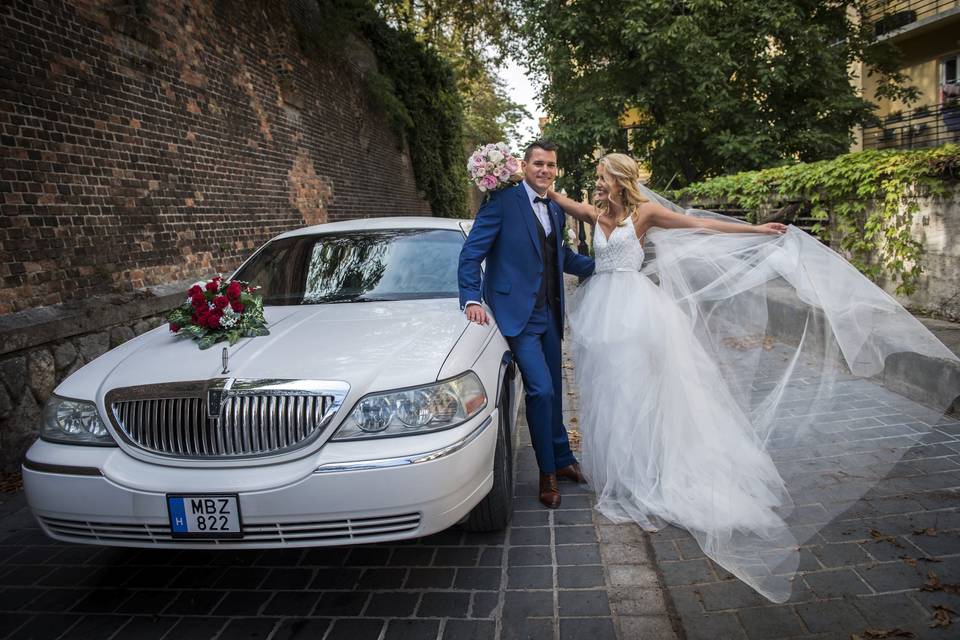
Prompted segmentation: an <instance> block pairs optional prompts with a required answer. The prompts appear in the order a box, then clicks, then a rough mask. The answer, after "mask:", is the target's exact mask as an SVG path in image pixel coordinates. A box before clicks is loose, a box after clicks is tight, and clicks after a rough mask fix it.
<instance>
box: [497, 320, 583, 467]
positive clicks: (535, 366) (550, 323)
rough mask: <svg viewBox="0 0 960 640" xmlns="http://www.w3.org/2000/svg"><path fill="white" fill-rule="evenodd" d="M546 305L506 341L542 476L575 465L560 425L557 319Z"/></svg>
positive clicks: (560, 373) (564, 430) (561, 419)
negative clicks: (516, 369) (520, 382)
mask: <svg viewBox="0 0 960 640" xmlns="http://www.w3.org/2000/svg"><path fill="white" fill-rule="evenodd" d="M557 315H558V312H557V311H556V310H555V309H553V308H552V306H551V305H549V304H544V305H541V306H538V307H536V308H534V310H533V313H532V314H531V315H530V319H529V320H528V321H527V324H526V326H525V327H524V328H523V331H521V332H520V334H519V335H517V336H514V337H512V338H507V343H508V344H509V345H510V350H511V351H513V357H514V359H515V360H516V362H517V366H518V367H519V369H520V375H521V377H522V378H523V387H524V390H525V392H526V396H525V397H526V415H527V425H528V426H529V428H530V440H531V442H532V443H533V450H534V452H535V453H536V455H537V465H538V466H539V467H540V471H541V472H542V473H553V472H555V471H556V470H557V469H558V468H562V467H566V466H568V465H571V464H573V463H574V462H576V458H574V456H573V452H572V451H571V450H570V441H569V439H568V438H567V429H566V427H565V426H564V424H563V374H562V366H561V361H560V358H561V356H560V329H559V322H560V320H559V319H558V317H557Z"/></svg>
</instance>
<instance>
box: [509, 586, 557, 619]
mask: <svg viewBox="0 0 960 640" xmlns="http://www.w3.org/2000/svg"><path fill="white" fill-rule="evenodd" d="M549 616H553V593H552V592H547V591H507V592H506V593H505V594H504V600H503V617H504V620H512V619H515V618H531V617H549Z"/></svg>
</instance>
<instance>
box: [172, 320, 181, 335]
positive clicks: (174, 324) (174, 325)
mask: <svg viewBox="0 0 960 640" xmlns="http://www.w3.org/2000/svg"><path fill="white" fill-rule="evenodd" d="M170 331H171V332H172V333H176V332H177V331H180V325H178V324H177V323H176V322H171V323H170Z"/></svg>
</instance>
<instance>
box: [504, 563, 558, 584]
mask: <svg viewBox="0 0 960 640" xmlns="http://www.w3.org/2000/svg"><path fill="white" fill-rule="evenodd" d="M507 588H508V589H552V588H553V568H552V567H510V568H509V569H507Z"/></svg>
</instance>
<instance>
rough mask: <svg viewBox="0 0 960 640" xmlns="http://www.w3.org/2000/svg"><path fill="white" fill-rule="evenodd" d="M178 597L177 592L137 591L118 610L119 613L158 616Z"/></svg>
mask: <svg viewBox="0 0 960 640" xmlns="http://www.w3.org/2000/svg"><path fill="white" fill-rule="evenodd" d="M176 596H177V593H176V592H175V591H137V592H135V593H134V594H133V595H132V596H131V597H130V598H129V599H127V600H126V601H125V602H124V603H123V604H121V605H120V606H119V607H118V608H117V613H139V614H157V613H160V612H161V611H163V610H164V609H165V608H167V606H168V605H169V604H170V603H171V602H173V599H174V598H175V597H176Z"/></svg>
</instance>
